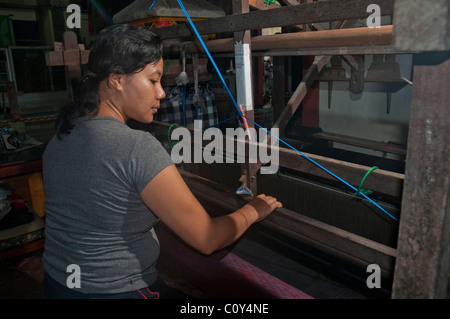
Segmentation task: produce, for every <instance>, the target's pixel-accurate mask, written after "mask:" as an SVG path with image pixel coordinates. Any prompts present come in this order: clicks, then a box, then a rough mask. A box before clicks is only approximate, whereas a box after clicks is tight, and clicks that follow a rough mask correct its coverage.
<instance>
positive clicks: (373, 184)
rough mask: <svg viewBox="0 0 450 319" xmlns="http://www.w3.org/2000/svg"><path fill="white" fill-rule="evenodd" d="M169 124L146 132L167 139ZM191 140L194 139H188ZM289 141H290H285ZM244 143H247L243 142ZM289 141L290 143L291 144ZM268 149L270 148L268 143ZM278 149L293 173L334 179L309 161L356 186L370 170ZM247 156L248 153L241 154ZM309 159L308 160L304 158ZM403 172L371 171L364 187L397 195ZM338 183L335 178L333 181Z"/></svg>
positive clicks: (154, 125)
mask: <svg viewBox="0 0 450 319" xmlns="http://www.w3.org/2000/svg"><path fill="white" fill-rule="evenodd" d="M169 126H170V124H169V123H162V122H158V121H154V122H152V124H151V125H150V127H149V128H148V130H149V131H151V132H155V133H156V134H157V136H158V138H159V139H164V140H165V139H167V132H168V129H169ZM191 140H192V141H194V139H191ZM288 142H290V141H288ZM226 143H227V141H226V140H224V141H223V145H224V148H223V151H224V152H225V151H226V148H225V145H226ZM207 144H209V141H207V142H204V144H203V145H207ZM233 144H234V146H235V149H234V154H236V147H237V142H236V141H233ZM246 144H248V142H246ZM291 144H292V143H291ZM268 148H269V149H270V150H271V147H270V145H269V146H268ZM277 151H278V152H279V164H280V166H281V167H285V168H289V169H292V170H294V171H297V172H301V173H304V174H308V175H311V176H317V177H320V178H322V179H324V180H328V181H336V179H335V178H334V177H333V176H331V175H330V174H328V173H327V172H325V171H324V170H322V169H321V168H320V167H318V166H317V165H315V164H314V163H313V162H312V161H314V162H316V163H317V164H319V165H321V166H323V167H325V168H327V169H328V170H330V171H332V172H334V173H335V174H336V175H338V176H339V177H341V178H342V179H344V180H345V181H347V182H348V183H350V184H351V185H356V186H357V185H359V184H360V182H361V180H362V178H363V177H364V175H365V174H366V173H367V172H368V171H369V170H370V167H368V166H364V165H359V164H354V163H349V162H345V161H340V160H336V159H332V158H328V157H324V156H320V155H315V154H310V153H306V152H302V154H303V155H304V156H302V155H300V154H299V153H297V152H296V151H294V150H292V149H290V148H285V147H280V148H277ZM245 155H246V156H248V152H246V154H245ZM307 158H309V159H311V160H312V161H310V160H308V159H307ZM403 182H404V175H403V174H399V173H394V172H389V171H386V170H382V169H377V170H374V171H373V172H372V173H371V174H370V175H369V176H368V178H367V179H366V180H365V182H364V188H366V189H370V190H372V191H374V192H377V193H380V194H384V195H387V196H390V197H393V198H397V199H399V198H401V196H402V192H403ZM336 183H338V181H336Z"/></svg>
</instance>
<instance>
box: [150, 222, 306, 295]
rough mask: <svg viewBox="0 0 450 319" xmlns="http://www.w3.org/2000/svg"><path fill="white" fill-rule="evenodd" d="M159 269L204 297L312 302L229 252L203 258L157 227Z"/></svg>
mask: <svg viewBox="0 0 450 319" xmlns="http://www.w3.org/2000/svg"><path fill="white" fill-rule="evenodd" d="M156 231H157V234H158V237H159V240H160V244H161V255H160V266H161V267H165V269H166V270H169V271H171V272H173V273H176V274H177V275H179V276H181V277H182V278H183V279H184V280H185V281H186V282H188V283H189V284H191V285H192V286H194V287H196V288H197V289H198V290H200V291H201V292H202V293H203V294H204V295H205V296H206V297H207V298H221V299H222V298H226V299H235V298H238V299H313V298H312V297H311V296H309V295H308V294H306V293H304V292H302V291H300V290H298V289H297V288H295V287H293V286H291V285H289V284H287V283H285V282H283V281H281V280H280V279H278V278H276V277H274V276H272V275H270V274H268V273H266V272H265V271H263V270H261V269H260V268H258V267H255V266H254V265H252V264H250V263H248V262H247V261H245V260H243V259H242V258H240V257H238V256H236V255H235V254H233V253H232V252H229V251H227V250H222V251H220V252H217V253H215V254H212V255H210V256H205V255H202V254H200V253H198V252H197V251H195V250H194V249H192V248H190V247H189V246H187V245H186V244H184V243H183V242H182V241H181V240H180V239H179V238H177V237H176V235H174V234H173V233H172V232H171V231H170V230H168V229H167V228H166V227H164V226H163V227H161V226H160V225H158V227H157V229H156Z"/></svg>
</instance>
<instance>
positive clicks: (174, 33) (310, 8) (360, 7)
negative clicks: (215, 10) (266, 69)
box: [154, 0, 394, 39]
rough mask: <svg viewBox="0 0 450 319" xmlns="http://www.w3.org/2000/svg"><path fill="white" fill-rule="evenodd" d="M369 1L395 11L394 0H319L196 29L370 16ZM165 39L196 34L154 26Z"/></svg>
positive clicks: (202, 31)
mask: <svg viewBox="0 0 450 319" xmlns="http://www.w3.org/2000/svg"><path fill="white" fill-rule="evenodd" d="M370 4H378V5H379V6H380V8H381V14H382V15H383V16H389V15H392V14H393V11H394V3H393V1H392V0H340V1H320V2H316V3H307V4H299V5H295V6H286V7H280V8H274V9H271V10H259V11H253V12H249V13H242V14H234V15H229V16H225V17H221V18H214V19H208V20H202V21H197V22H195V28H196V29H197V31H198V32H199V33H200V34H201V35H204V34H214V33H223V32H237V31H245V30H256V29H261V28H270V27H283V26H290V25H297V24H308V23H319V22H328V21H338V20H346V19H361V18H367V17H368V16H369V15H370V14H371V13H370V12H369V13H368V12H367V7H368V6H369V5H370ZM154 31H155V32H156V33H158V34H159V35H160V36H161V38H162V39H173V38H183V37H189V36H192V35H195V34H194V33H193V31H192V30H191V28H190V26H189V25H187V24H182V25H175V26H170V27H165V28H159V29H154Z"/></svg>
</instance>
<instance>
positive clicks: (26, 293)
mask: <svg viewBox="0 0 450 319" xmlns="http://www.w3.org/2000/svg"><path fill="white" fill-rule="evenodd" d="M41 257H42V250H39V251H36V252H33V253H28V254H26V255H24V256H20V257H16V258H12V259H8V260H5V261H3V262H1V263H0V282H1V285H0V299H41V298H42V280H43V278H44V269H43V268H42V261H41Z"/></svg>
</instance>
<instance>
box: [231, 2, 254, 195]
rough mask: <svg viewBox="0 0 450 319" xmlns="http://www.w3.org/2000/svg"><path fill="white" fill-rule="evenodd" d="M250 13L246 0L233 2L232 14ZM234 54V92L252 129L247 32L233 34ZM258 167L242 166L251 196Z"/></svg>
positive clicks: (248, 36)
mask: <svg viewBox="0 0 450 319" xmlns="http://www.w3.org/2000/svg"><path fill="white" fill-rule="evenodd" d="M249 11H250V8H249V2H248V0H234V1H233V13H235V14H242V13H247V12H249ZM234 52H235V59H234V60H235V66H236V91H237V103H238V105H239V106H241V105H242V106H243V107H244V109H245V116H246V117H247V118H248V119H249V120H250V121H247V120H246V121H247V123H248V127H249V128H252V127H254V124H253V123H252V121H254V106H253V103H254V98H253V84H252V83H253V79H252V78H253V72H252V69H253V68H252V46H251V35H250V31H249V30H245V31H240V32H235V33H234ZM258 169H259V167H256V166H255V164H252V163H249V162H248V161H246V163H244V164H242V166H241V171H242V177H241V179H240V181H241V182H243V183H244V184H245V185H246V186H247V187H248V188H249V189H250V190H251V191H252V193H253V194H256V193H257V180H256V172H257V171H258Z"/></svg>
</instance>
